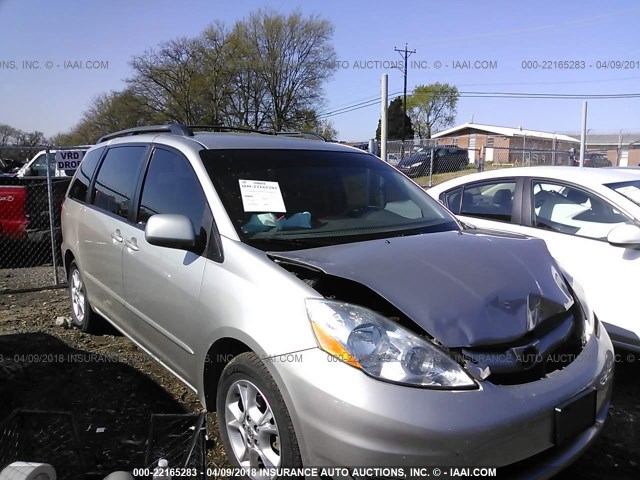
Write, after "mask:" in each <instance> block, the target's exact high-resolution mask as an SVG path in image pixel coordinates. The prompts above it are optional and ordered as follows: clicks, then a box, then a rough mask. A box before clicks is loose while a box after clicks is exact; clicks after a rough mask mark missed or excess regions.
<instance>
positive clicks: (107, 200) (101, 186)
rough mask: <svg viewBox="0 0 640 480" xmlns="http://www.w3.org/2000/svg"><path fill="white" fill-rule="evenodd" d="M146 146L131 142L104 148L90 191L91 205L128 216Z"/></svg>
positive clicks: (121, 215) (124, 216)
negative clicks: (131, 143) (105, 150)
mask: <svg viewBox="0 0 640 480" xmlns="http://www.w3.org/2000/svg"><path fill="white" fill-rule="evenodd" d="M145 150H146V147H144V146H139V145H132V146H126V147H113V148H110V149H109V151H107V156H106V157H105V159H104V161H103V162H102V165H101V166H100V170H99V171H98V176H97V177H96V181H95V185H94V187H93V191H92V192H91V198H92V201H91V204H92V205H95V206H96V207H98V208H102V209H103V210H106V211H107V212H111V213H113V214H115V215H118V216H119V217H122V218H125V219H126V218H127V217H128V216H129V209H130V208H131V207H130V205H131V197H133V194H134V192H135V189H136V182H137V180H138V172H139V171H140V166H141V164H142V162H143V154H144V152H145ZM83 163H84V161H83Z"/></svg>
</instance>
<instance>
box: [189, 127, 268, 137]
mask: <svg viewBox="0 0 640 480" xmlns="http://www.w3.org/2000/svg"><path fill="white" fill-rule="evenodd" d="M186 127H187V128H190V129H191V130H211V131H213V132H223V131H224V132H249V133H261V134H262V135H276V132H268V131H266V130H257V129H255V128H248V127H225V126H224V125H187V126H186Z"/></svg>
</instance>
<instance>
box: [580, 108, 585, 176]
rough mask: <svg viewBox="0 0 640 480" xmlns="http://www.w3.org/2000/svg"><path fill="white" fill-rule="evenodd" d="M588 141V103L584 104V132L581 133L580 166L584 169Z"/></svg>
mask: <svg viewBox="0 0 640 480" xmlns="http://www.w3.org/2000/svg"><path fill="white" fill-rule="evenodd" d="M586 140H587V102H586V101H584V102H583V103H582V131H581V132H580V166H581V167H584V151H585V143H586Z"/></svg>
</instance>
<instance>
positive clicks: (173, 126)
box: [96, 123, 327, 143]
mask: <svg viewBox="0 0 640 480" xmlns="http://www.w3.org/2000/svg"><path fill="white" fill-rule="evenodd" d="M194 130H210V131H212V132H248V133H259V134H261V135H281V136H284V137H298V138H307V139H312V140H322V141H323V142H326V141H327V140H326V139H325V138H324V137H323V136H321V135H318V134H317V133H313V132H270V131H266V130H257V129H255V128H248V127H226V126H224V125H183V124H181V123H169V124H167V125H149V126H143V127H133V128H127V129H126V130H120V131H119V132H114V133H110V134H108V135H104V136H102V137H100V139H99V140H98V141H97V142H96V143H102V142H106V141H107V140H113V139H114V138H119V137H128V136H132V135H142V134H144V133H171V134H173V135H183V136H187V137H193V131H194Z"/></svg>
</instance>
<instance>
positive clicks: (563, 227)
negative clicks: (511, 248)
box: [428, 166, 640, 351]
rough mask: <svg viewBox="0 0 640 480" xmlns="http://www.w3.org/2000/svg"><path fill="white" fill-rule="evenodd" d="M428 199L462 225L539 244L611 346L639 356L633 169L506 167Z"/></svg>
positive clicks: (638, 227)
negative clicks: (569, 278)
mask: <svg viewBox="0 0 640 480" xmlns="http://www.w3.org/2000/svg"><path fill="white" fill-rule="evenodd" d="M428 193H429V194H430V195H431V196H432V197H434V198H436V199H438V200H440V201H441V202H442V203H443V204H444V205H445V206H447V207H448V208H449V209H450V210H451V211H452V212H453V213H455V214H456V215H458V216H459V217H460V219H461V220H462V221H464V222H465V223H469V224H471V225H473V226H475V227H478V228H488V229H493V230H502V231H508V232H516V233H522V234H526V235H531V236H535V237H539V238H542V239H543V240H545V242H546V243H547V247H548V248H549V251H550V252H551V254H552V255H553V256H554V257H555V258H556V260H557V261H558V262H559V263H560V264H561V265H562V266H563V267H564V268H565V269H566V270H567V272H568V273H569V274H571V275H573V276H574V277H575V278H576V279H577V280H578V282H579V283H581V284H582V286H583V288H584V290H585V293H586V295H587V298H589V301H590V303H591V305H592V306H593V308H594V311H595V313H596V315H597V316H598V318H599V319H600V320H601V321H602V322H603V323H604V325H605V327H606V328H607V331H608V332H609V335H610V337H611V340H613V342H614V344H615V345H616V346H618V347H621V348H625V349H630V350H635V351H640V170H638V169H631V168H629V169H625V168H576V167H559V166H557V167H522V168H509V169H501V170H493V171H487V172H482V173H475V174H470V175H465V176H463V177H458V178H455V179H453V180H449V181H447V182H443V183H441V184H439V185H437V186H435V187H433V188H430V189H429V190H428Z"/></svg>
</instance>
